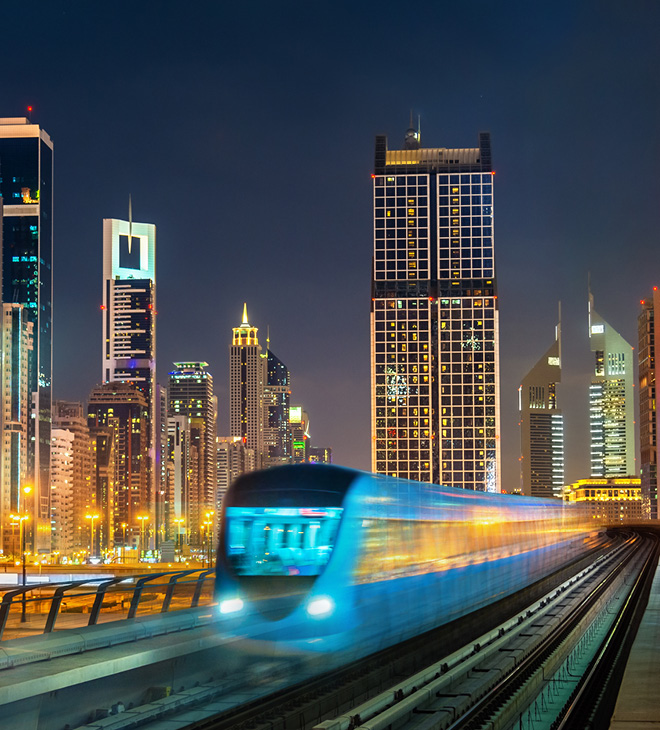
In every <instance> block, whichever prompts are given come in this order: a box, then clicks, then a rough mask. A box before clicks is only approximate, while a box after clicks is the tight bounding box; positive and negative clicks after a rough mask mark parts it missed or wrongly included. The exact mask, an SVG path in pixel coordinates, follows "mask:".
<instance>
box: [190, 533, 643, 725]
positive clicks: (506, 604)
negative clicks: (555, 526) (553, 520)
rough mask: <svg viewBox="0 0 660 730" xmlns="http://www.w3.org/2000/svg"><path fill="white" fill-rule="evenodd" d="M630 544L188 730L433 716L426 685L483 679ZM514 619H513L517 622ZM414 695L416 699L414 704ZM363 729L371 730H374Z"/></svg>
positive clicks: (618, 556) (584, 560) (620, 546)
mask: <svg viewBox="0 0 660 730" xmlns="http://www.w3.org/2000/svg"><path fill="white" fill-rule="evenodd" d="M631 542H633V540H632V539H631V540H628V541H626V542H625V543H624V544H620V545H618V547H616V548H612V549H609V550H603V551H602V552H601V554H600V555H599V557H598V558H597V556H596V555H591V556H590V557H589V558H583V559H582V560H581V561H579V562H578V564H576V565H574V566H572V567H571V568H565V569H564V570H562V571H559V572H558V573H557V574H555V575H554V576H551V577H550V578H547V579H545V580H544V581H543V582H541V584H539V585H536V586H533V587H532V588H530V589H529V590H528V591H527V592H526V593H525V595H524V596H518V597H515V598H514V599H513V603H512V600H511V599H508V601H503V602H501V605H497V604H496V605H495V606H490V607H489V608H487V609H484V610H483V611H480V612H476V614H473V615H471V616H470V617H467V621H466V620H460V621H458V622H454V624H451V625H449V626H445V627H442V628H441V629H439V630H437V631H435V632H431V633H429V634H426V635H424V636H422V637H417V638H416V639H413V640H411V641H409V642H406V643H405V644H403V645H399V646H398V647H394V648H393V649H390V650H386V651H383V652H380V653H379V654H377V655H374V656H372V657H369V658H368V659H366V660H363V661H361V662H358V663H356V664H354V665H352V666H351V667H349V668H343V669H340V670H338V671H336V672H332V673H330V674H325V675H323V676H321V677H318V678H313V679H311V678H309V677H306V678H304V680H303V681H301V682H300V683H299V684H298V685H296V686H292V687H287V688H285V689H282V690H281V691H280V692H277V693H275V694H273V695H271V696H269V697H267V698H259V699H255V700H254V701H252V702H248V703H247V704H244V705H243V706H241V707H237V708H234V709H232V710H230V711H228V712H225V713H222V714H221V715H218V716H216V717H213V718H208V719H206V720H202V721H199V722H196V723H194V724H192V725H189V726H188V727H189V728H190V730H230V729H231V730H262V729H263V730H265V729H266V728H267V729H268V730H305V729H306V728H308V729H309V728H313V727H318V728H323V729H324V730H326V729H327V730H349V729H350V730H352V728H357V727H360V726H361V725H362V724H364V723H365V722H367V719H368V718H369V715H370V714H373V713H372V712H371V710H369V711H367V712H366V713H365V708H366V707H368V706H372V705H374V703H375V705H376V709H377V711H378V712H380V711H381V710H382V709H383V708H385V710H386V711H387V708H390V709H391V708H392V707H395V706H398V710H399V711H401V710H403V709H404V708H406V707H407V706H408V705H410V714H412V715H413V716H423V719H426V717H427V711H426V710H425V709H424V708H423V707H419V708H418V707H416V700H418V699H419V698H420V696H421V695H420V694H419V693H420V692H423V691H424V686H425V685H426V684H429V683H431V682H434V681H438V680H441V679H442V678H443V677H445V679H447V678H449V679H451V678H452V677H453V674H452V672H454V674H455V673H456V672H457V671H458V672H474V671H476V672H477V673H480V672H479V671H478V667H476V665H477V663H478V662H479V661H480V659H481V657H482V654H481V652H482V651H485V650H486V649H487V648H488V646H489V645H491V646H492V645H493V644H494V643H495V642H497V641H499V640H502V639H504V638H506V637H507V636H508V635H509V633H510V632H512V631H514V629H516V628H520V627H522V628H523V629H524V628H525V627H526V626H527V625H528V624H530V623H533V622H534V621H536V620H537V618H538V616H539V615H540V614H541V613H547V610H548V609H549V607H550V603H551V598H550V597H551V595H552V594H553V593H557V594H559V595H561V596H565V595H568V594H572V593H573V592H574V591H575V590H577V586H578V585H582V584H583V582H584V581H585V580H588V581H592V582H593V581H596V580H597V579H598V578H597V576H602V574H603V573H604V572H607V570H608V567H607V566H608V565H609V564H611V563H612V562H616V561H617V560H619V559H621V555H622V553H624V552H629V551H630V550H631V547H630V545H631ZM594 561H596V563H594ZM576 574H577V575H576ZM548 591H549V592H548ZM512 611H515V613H514V615H513V617H511V615H510V614H511V612H512ZM485 629H487V631H486V633H484V630H485ZM466 638H468V639H470V643H469V644H468V645H467V646H465V645H464V644H465V640H466ZM459 667H461V668H460V669H459ZM415 695H418V696H417V697H415V698H414V699H413V700H411V697H413V696H415ZM432 712H433V714H435V711H432ZM361 713H365V714H361ZM404 714H405V713H404ZM327 718H330V719H327ZM386 719H387V717H386ZM449 719H451V717H450V718H449ZM388 724H389V723H388ZM447 724H449V723H447ZM364 726H365V727H371V725H369V724H366V725H364ZM386 726H387V725H383V726H382V727H386ZM438 727H441V726H438Z"/></svg>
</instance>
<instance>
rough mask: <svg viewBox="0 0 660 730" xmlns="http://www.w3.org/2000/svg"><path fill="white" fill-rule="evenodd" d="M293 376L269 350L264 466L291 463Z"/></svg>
mask: <svg viewBox="0 0 660 730" xmlns="http://www.w3.org/2000/svg"><path fill="white" fill-rule="evenodd" d="M290 397H291V376H290V374H289V369H288V368H287V366H286V365H285V364H284V363H283V362H282V361H281V360H280V359H279V358H278V357H277V356H276V355H275V353H274V352H273V351H272V350H271V349H270V342H269V345H268V347H267V349H266V378H265V383H264V395H263V398H264V416H263V419H264V456H263V459H264V461H263V464H262V466H264V467H266V466H277V465H279V464H290V463H291V426H290V424H289V408H290V406H289V400H290Z"/></svg>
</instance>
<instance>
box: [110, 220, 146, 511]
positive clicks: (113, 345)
mask: <svg viewBox="0 0 660 730" xmlns="http://www.w3.org/2000/svg"><path fill="white" fill-rule="evenodd" d="M129 213H130V210H129ZM129 218H131V220H128V221H122V220H116V219H114V218H106V219H104V221H103V305H102V310H103V357H102V368H103V369H102V378H103V382H104V383H113V382H125V383H131V384H133V385H134V386H135V387H136V388H138V389H139V390H140V391H141V392H142V393H143V394H144V397H145V399H146V405H147V421H148V424H147V425H148V428H147V434H146V437H147V441H146V452H145V457H144V458H145V461H146V464H145V477H146V479H147V490H146V493H145V495H144V500H145V501H144V503H143V504H141V505H140V509H142V510H144V511H145V512H148V513H149V516H150V524H151V525H152V526H154V525H156V524H157V523H158V515H157V509H156V499H157V496H158V494H157V492H158V489H159V484H160V479H159V477H160V475H159V474H158V466H157V451H158V449H159V445H160V441H159V439H158V438H157V437H156V429H157V410H158V406H159V402H158V397H157V394H156V226H154V225H152V224H150V223H134V222H133V221H132V216H131V215H129Z"/></svg>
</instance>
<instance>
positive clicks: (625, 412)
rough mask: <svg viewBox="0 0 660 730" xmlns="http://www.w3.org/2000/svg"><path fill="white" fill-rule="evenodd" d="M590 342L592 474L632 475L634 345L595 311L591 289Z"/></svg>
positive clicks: (633, 452) (633, 459) (605, 475)
mask: <svg viewBox="0 0 660 730" xmlns="http://www.w3.org/2000/svg"><path fill="white" fill-rule="evenodd" d="M589 344H590V346H591V351H592V352H593V353H594V357H595V367H594V375H593V377H592V379H591V385H590V386H589V428H590V435H591V476H592V477H625V476H633V475H634V474H635V473H636V470H635V409H634V392H633V348H632V346H631V345H630V344H628V342H626V340H624V339H623V337H622V336H621V335H620V334H619V333H618V332H617V331H616V330H615V329H614V328H613V327H611V326H610V325H609V324H608V323H607V322H606V321H605V320H604V319H603V318H602V317H601V316H600V315H599V314H598V313H597V312H596V310H595V309H594V298H593V295H592V294H591V291H590V292H589Z"/></svg>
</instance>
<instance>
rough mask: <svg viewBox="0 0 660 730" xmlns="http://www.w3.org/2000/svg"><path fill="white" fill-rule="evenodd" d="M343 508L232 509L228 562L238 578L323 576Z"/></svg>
mask: <svg viewBox="0 0 660 730" xmlns="http://www.w3.org/2000/svg"><path fill="white" fill-rule="evenodd" d="M342 511H343V510H342V508H341V507H332V508H328V509H324V508H320V507H309V508H305V507H296V508H292V507H227V509H226V513H225V517H226V524H227V530H226V536H227V546H226V547H227V556H228V559H229V563H230V565H231V567H232V569H233V571H234V573H235V574H236V575H288V576H293V575H311V576H314V575H320V574H321V573H322V572H323V569H324V568H325V566H326V565H327V563H328V560H330V555H331V554H332V548H333V546H334V543H335V538H336V536H337V530H338V529H339V521H340V519H341V514H342Z"/></svg>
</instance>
